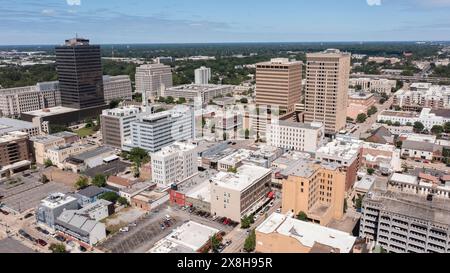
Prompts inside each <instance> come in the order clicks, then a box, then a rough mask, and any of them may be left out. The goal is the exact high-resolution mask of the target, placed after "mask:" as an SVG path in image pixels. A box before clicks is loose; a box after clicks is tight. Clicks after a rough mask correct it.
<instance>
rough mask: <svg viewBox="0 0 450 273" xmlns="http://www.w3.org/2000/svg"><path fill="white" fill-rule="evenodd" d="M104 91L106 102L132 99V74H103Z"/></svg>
mask: <svg viewBox="0 0 450 273" xmlns="http://www.w3.org/2000/svg"><path fill="white" fill-rule="evenodd" d="M103 92H104V96H105V102H106V103H110V102H111V101H113V100H132V99H133V96H132V94H131V93H132V89H131V80H130V76H128V75H120V76H103Z"/></svg>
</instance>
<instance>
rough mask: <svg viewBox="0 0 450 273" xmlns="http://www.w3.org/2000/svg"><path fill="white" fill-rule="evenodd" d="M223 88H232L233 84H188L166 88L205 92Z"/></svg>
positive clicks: (169, 89)
mask: <svg viewBox="0 0 450 273" xmlns="http://www.w3.org/2000/svg"><path fill="white" fill-rule="evenodd" d="M223 88H232V86H231V85H219V84H186V85H179V86H174V87H169V88H167V89H166V90H167V91H186V92H199V93H203V92H208V91H212V90H217V89H223Z"/></svg>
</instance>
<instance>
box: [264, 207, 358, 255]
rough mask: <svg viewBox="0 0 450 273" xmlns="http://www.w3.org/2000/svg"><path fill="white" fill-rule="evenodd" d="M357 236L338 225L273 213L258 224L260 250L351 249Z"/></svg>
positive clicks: (309, 250)
mask: <svg viewBox="0 0 450 273" xmlns="http://www.w3.org/2000/svg"><path fill="white" fill-rule="evenodd" d="M355 242H356V237H353V236H351V235H349V234H348V233H345V232H342V231H338V230H335V229H331V228H327V227H323V226H320V225H317V224H313V223H308V222H304V221H301V220H297V219H294V218H292V214H288V215H283V214H279V213H273V214H271V215H270V216H269V217H268V218H267V219H266V220H265V221H264V222H263V223H262V224H261V225H259V226H258V227H257V228H256V252H257V253H352V252H353V247H354V245H355Z"/></svg>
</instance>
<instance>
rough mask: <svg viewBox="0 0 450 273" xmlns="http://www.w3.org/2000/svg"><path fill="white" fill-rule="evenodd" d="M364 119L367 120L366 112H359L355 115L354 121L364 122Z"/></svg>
mask: <svg viewBox="0 0 450 273" xmlns="http://www.w3.org/2000/svg"><path fill="white" fill-rule="evenodd" d="M366 120H367V115H366V114H359V115H358V116H357V117H356V122H358V123H364V122H366Z"/></svg>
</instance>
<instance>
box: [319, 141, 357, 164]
mask: <svg viewBox="0 0 450 273" xmlns="http://www.w3.org/2000/svg"><path fill="white" fill-rule="evenodd" d="M361 145H362V141H360V140H356V139H349V138H348V139H347V138H342V139H340V138H337V139H335V140H334V141H332V142H330V143H328V144H327V145H325V146H322V147H320V148H319V149H318V150H317V152H316V156H318V157H328V156H333V157H336V158H339V159H341V160H351V159H353V158H356V157H357V155H358V154H359V152H360V148H361ZM349 163H350V162H349Z"/></svg>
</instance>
